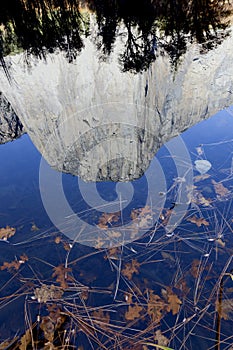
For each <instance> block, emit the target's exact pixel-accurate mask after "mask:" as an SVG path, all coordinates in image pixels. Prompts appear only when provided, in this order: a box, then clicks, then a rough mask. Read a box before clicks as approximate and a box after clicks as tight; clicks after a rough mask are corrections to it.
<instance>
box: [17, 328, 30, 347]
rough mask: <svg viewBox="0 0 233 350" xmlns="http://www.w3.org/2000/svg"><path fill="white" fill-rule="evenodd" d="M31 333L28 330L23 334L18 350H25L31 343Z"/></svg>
mask: <svg viewBox="0 0 233 350" xmlns="http://www.w3.org/2000/svg"><path fill="white" fill-rule="evenodd" d="M31 334H32V332H31V330H30V329H27V330H26V332H25V334H24V335H23V336H22V337H21V339H20V345H19V350H27V346H28V345H29V344H30V343H31V341H32V336H31Z"/></svg>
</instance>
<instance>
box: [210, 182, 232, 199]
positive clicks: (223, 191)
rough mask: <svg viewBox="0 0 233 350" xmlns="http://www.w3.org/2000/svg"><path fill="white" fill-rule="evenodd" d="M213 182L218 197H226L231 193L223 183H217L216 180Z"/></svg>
mask: <svg viewBox="0 0 233 350" xmlns="http://www.w3.org/2000/svg"><path fill="white" fill-rule="evenodd" d="M211 182H212V184H213V185H214V190H215V193H216V194H217V196H218V197H225V196H226V195H228V194H229V193H230V191H229V190H228V189H227V188H226V187H224V186H223V184H222V183H221V182H216V181H215V180H212V181H211Z"/></svg>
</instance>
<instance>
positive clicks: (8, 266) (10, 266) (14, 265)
mask: <svg viewBox="0 0 233 350" xmlns="http://www.w3.org/2000/svg"><path fill="white" fill-rule="evenodd" d="M20 265H21V263H20V261H18V260H14V261H11V262H7V261H4V263H3V265H2V266H0V269H1V270H8V271H9V272H12V271H13V270H16V271H17V270H18V269H19V268H20Z"/></svg>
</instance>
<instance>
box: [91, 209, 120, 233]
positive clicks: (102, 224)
mask: <svg viewBox="0 0 233 350" xmlns="http://www.w3.org/2000/svg"><path fill="white" fill-rule="evenodd" d="M120 214H121V213H120V211H118V212H116V213H103V214H102V215H101V216H100V218H99V222H98V225H97V226H98V227H99V228H102V229H106V228H108V227H109V226H111V224H112V223H113V222H117V221H118V220H119V218H120Z"/></svg>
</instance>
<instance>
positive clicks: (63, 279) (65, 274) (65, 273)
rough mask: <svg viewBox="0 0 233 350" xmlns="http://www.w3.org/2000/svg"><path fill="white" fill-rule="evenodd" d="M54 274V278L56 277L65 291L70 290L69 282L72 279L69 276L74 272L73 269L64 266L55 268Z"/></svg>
mask: <svg viewBox="0 0 233 350" xmlns="http://www.w3.org/2000/svg"><path fill="white" fill-rule="evenodd" d="M53 270H54V273H53V274H52V277H56V281H57V282H58V283H59V284H60V286H61V287H62V288H63V289H66V288H68V284H67V281H72V280H73V279H72V277H71V276H70V275H69V272H71V271H72V268H71V267H65V266H64V265H62V264H61V265H58V266H56V267H54V269H53Z"/></svg>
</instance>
